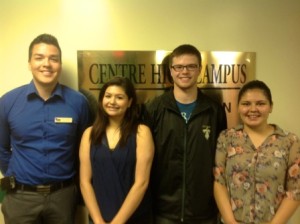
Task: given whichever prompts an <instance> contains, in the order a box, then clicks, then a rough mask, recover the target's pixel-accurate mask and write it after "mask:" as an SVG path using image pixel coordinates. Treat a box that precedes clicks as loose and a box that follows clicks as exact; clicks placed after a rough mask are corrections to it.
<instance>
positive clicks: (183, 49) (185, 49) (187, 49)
mask: <svg viewBox="0 0 300 224" xmlns="http://www.w3.org/2000/svg"><path fill="white" fill-rule="evenodd" d="M183 54H191V55H195V56H196V57H197V58H198V61H199V66H202V57H201V53H200V51H199V50H198V49H197V48H196V47H194V46H193V45H190V44H183V45H180V46H178V47H176V48H175V49H174V50H173V52H172V53H171V54H170V56H169V66H170V67H171V66H172V63H173V58H174V57H178V56H181V55H183Z"/></svg>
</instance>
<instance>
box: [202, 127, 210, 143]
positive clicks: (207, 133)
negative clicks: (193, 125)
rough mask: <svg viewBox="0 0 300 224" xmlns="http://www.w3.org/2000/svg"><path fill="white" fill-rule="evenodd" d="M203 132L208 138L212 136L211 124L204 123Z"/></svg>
mask: <svg viewBox="0 0 300 224" xmlns="http://www.w3.org/2000/svg"><path fill="white" fill-rule="evenodd" d="M202 132H203V133H204V137H205V138H206V139H207V140H208V139H209V136H210V126H207V125H203V126H202Z"/></svg>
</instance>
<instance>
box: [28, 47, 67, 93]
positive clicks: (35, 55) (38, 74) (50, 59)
mask: <svg viewBox="0 0 300 224" xmlns="http://www.w3.org/2000/svg"><path fill="white" fill-rule="evenodd" d="M61 67H62V66H61V60H60V51H59V49H58V48H57V47H56V46H54V45H50V44H46V43H39V44H35V45H34V46H33V48H32V54H31V57H30V60H29V62H28V68H29V70H30V71H31V72H32V75H33V81H34V83H35V85H36V86H37V87H47V88H54V87H55V86H56V84H57V82H58V78H59V76H60V73H61Z"/></svg>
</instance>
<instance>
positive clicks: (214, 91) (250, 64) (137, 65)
mask: <svg viewBox="0 0 300 224" xmlns="http://www.w3.org/2000/svg"><path fill="white" fill-rule="evenodd" d="M169 53H170V51H78V52H77V60H78V76H79V77H78V78H79V82H78V83H79V90H80V91H81V92H83V93H84V94H85V95H87V96H88V98H89V99H90V100H92V101H94V103H95V104H96V103H97V99H98V94H99V90H100V89H101V87H102V85H103V84H104V83H105V82H106V81H108V80H109V79H110V78H112V77H113V76H125V77H128V78H129V79H130V80H131V81H132V82H133V84H134V86H135V88H136V91H137V95H138V99H139V103H144V102H147V101H148V100H151V99H152V98H153V97H155V96H157V95H160V94H162V93H163V92H164V91H166V89H168V88H169V87H170V86H172V80H171V78H170V75H169V69H168V66H167V62H166V59H167V56H168V54H169ZM201 55H202V70H201V74H200V76H199V79H198V86H199V87H200V88H201V89H202V90H203V92H205V93H206V94H208V95H210V96H211V97H212V98H215V99H216V100H218V101H220V102H221V103H222V104H223V106H224V108H225V110H226V113H227V120H228V127H233V126H235V125H237V124H238V122H239V118H238V115H237V102H236V101H237V95H238V91H239V89H240V88H241V87H242V86H243V84H244V83H246V82H248V81H250V80H253V79H254V77H255V63H256V55H255V53H253V52H225V51H210V52H201Z"/></svg>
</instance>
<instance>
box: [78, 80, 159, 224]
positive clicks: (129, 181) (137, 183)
mask: <svg viewBox="0 0 300 224" xmlns="http://www.w3.org/2000/svg"><path fill="white" fill-rule="evenodd" d="M98 100H99V101H98V102H99V106H98V111H97V117H96V119H95V122H94V124H93V125H92V126H91V127H89V128H87V129H86V131H85V132H84V134H83V136H82V140H81V146H80V153H79V155H80V188H81V192H82V196H83V199H84V202H85V205H86V207H87V209H88V212H89V217H90V221H91V223H94V224H103V223H111V224H122V223H132V224H133V223H134V224H139V223H143V224H148V223H149V224H150V223H152V212H151V211H152V209H151V200H150V193H149V191H148V183H149V177H150V170H151V165H152V160H153V155H154V144H153V140H152V135H151V131H150V129H149V128H148V127H147V126H145V125H143V124H141V123H140V122H139V119H138V107H137V96H136V93H135V89H134V86H133V84H132V83H131V81H130V80H129V79H128V78H124V77H114V78H112V79H111V80H109V81H108V82H107V83H105V84H104V85H103V87H102V89H101V91H100V94H99V99H98Z"/></svg>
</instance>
